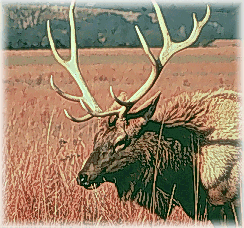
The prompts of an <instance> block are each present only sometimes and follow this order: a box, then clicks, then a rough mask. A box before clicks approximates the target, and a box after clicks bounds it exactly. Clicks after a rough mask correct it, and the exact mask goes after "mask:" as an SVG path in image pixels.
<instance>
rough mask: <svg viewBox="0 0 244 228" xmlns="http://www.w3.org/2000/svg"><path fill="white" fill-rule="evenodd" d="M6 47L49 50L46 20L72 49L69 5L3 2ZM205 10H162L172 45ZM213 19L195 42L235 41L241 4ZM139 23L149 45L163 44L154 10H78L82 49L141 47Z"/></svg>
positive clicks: (59, 39) (218, 10) (215, 12)
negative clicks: (193, 19)
mask: <svg viewBox="0 0 244 228" xmlns="http://www.w3.org/2000/svg"><path fill="white" fill-rule="evenodd" d="M3 9H4V11H3V12H4V33H3V46H4V48H5V49H42V48H43V49H46V48H50V46H49V42H48V38H47V28H46V22H47V20H51V30H52V34H53V38H54V41H55V43H56V46H57V47H58V48H69V46H70V36H69V35H70V31H69V23H68V10H69V7H68V6H55V5H45V4H42V5H30V4H5V5H4V6H3ZM205 10H206V6H198V7H195V8H193V7H192V8H190V7H188V8H183V7H180V6H175V5H171V6H167V7H162V11H163V13H164V16H165V20H166V23H167V26H168V28H169V32H170V35H171V37H172V39H173V40H174V41H182V40H184V39H186V38H187V37H188V36H189V34H190V32H191V29H192V25H193V21H192V12H196V13H197V16H198V20H199V19H201V17H202V16H203V15H204V14H205ZM211 10H212V12H211V18H210V21H209V22H208V23H207V25H206V26H205V27H204V28H203V31H202V33H201V35H200V37H199V39H198V41H197V42H196V43H195V44H194V46H206V45H208V44H209V43H211V42H213V41H214V40H215V39H237V38H239V37H238V36H239V34H238V12H239V10H240V7H239V6H238V5H237V6H233V5H232V6H225V7H221V6H215V7H211ZM135 25H139V27H140V28H141V31H142V32H143V34H144V35H145V37H146V39H147V41H148V43H149V44H150V46H151V47H157V46H161V45H162V35H161V33H160V30H159V26H158V22H157V18H156V16H155V12H154V11H153V9H152V8H145V7H142V8H141V9H140V10H137V11H132V10H128V9H127V10H124V11H123V10H113V9H99V8H94V7H93V8H91V7H90V8H84V7H76V31H77V43H78V47H79V48H90V47H139V46H141V44H140V42H139V40H138V37H137V34H136V32H135V29H134V27H135Z"/></svg>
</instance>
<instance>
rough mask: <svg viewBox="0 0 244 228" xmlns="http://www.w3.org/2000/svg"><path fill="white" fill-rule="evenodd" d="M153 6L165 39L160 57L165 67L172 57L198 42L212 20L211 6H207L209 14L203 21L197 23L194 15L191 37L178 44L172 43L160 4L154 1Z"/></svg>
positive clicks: (207, 13)
mask: <svg viewBox="0 0 244 228" xmlns="http://www.w3.org/2000/svg"><path fill="white" fill-rule="evenodd" d="M153 5H154V8H155V11H156V14H157V17H158V22H159V26H160V29H161V32H162V34H163V39H164V46H163V49H162V51H161V53H160V55H159V60H160V62H161V64H162V66H164V65H165V64H166V63H167V61H168V60H169V59H170V57H172V55H173V54H175V53H177V52H179V51H180V50H183V49H185V48H187V47H189V46H190V45H192V44H193V43H194V42H195V41H196V40H197V38H198V36H199V34H200V32H201V30H202V27H203V26H204V25H205V24H206V23H207V21H208V20H209V18H210V7H209V5H207V12H206V15H205V17H204V18H203V20H202V21H197V19H196V14H195V13H193V22H194V27H193V29H192V32H191V35H190V36H189V37H188V39H187V40H185V41H183V42H179V43H176V42H172V41H171V38H170V35H169V32H168V29H167V26H166V24H165V21H164V18H163V14H162V12H161V10H160V8H159V6H158V4H157V3H156V2H155V1H153Z"/></svg>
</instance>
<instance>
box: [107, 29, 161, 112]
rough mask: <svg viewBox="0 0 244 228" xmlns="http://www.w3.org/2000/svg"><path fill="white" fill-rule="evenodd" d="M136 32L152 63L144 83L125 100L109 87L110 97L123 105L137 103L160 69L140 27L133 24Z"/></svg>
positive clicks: (130, 105)
mask: <svg viewBox="0 0 244 228" xmlns="http://www.w3.org/2000/svg"><path fill="white" fill-rule="evenodd" d="M135 29H136V32H137V34H138V37H139V39H140V41H141V44H142V46H143V50H144V52H145V54H146V55H147V56H148V58H149V60H150V62H151V63H152V71H151V74H150V76H149V78H148V79H147V81H146V83H145V84H144V85H143V86H142V87H141V88H140V89H139V90H138V91H137V92H136V93H135V94H134V95H133V96H132V97H131V98H130V99H128V100H127V101H121V100H119V99H118V98H117V97H116V96H115V95H114V94H113V91H112V87H110V93H111V95H112V97H113V98H114V99H115V101H116V102H117V103H118V104H120V105H123V106H126V107H132V106H133V105H134V104H135V103H137V102H138V101H139V100H140V99H141V98H142V97H143V96H144V95H146V94H147V92H148V91H149V90H150V89H151V88H152V86H153V85H154V84H155V81H156V80H157V78H158V76H159V74H160V71H161V69H160V68H161V65H160V63H159V62H158V61H157V60H156V59H155V57H154V55H153V54H152V52H151V50H150V48H149V47H148V44H147V42H146V40H145V38H144V36H143V35H142V33H141V31H140V29H139V27H138V26H135Z"/></svg>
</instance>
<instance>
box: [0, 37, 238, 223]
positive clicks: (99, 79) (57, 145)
mask: <svg viewBox="0 0 244 228" xmlns="http://www.w3.org/2000/svg"><path fill="white" fill-rule="evenodd" d="M239 49H240V48H239V47H238V42H237V41H218V42H215V43H214V45H213V46H211V47H206V48H202V47H199V48H189V49H187V50H184V51H181V52H180V53H178V54H176V55H175V56H174V57H173V58H172V59H171V60H170V61H169V62H168V64H167V65H166V66H165V68H164V70H163V71H162V73H161V76H160V78H159V79H158V81H157V82H156V84H155V85H154V87H153V88H152V90H151V91H150V92H149V94H147V96H146V98H147V97H150V96H151V95H153V94H155V93H156V92H157V91H159V90H160V91H162V95H161V100H160V101H159V102H163V101H164V99H166V98H170V97H172V96H174V95H176V94H179V93H181V92H183V91H187V92H193V91H196V90H203V91H207V90H210V89H211V90H212V89H218V88H220V87H223V88H226V89H232V90H234V91H240V89H241V88H240V85H239V84H240V76H239V75H240V72H239V65H240V53H239ZM152 51H153V53H155V55H157V53H159V49H157V48H155V49H152ZM59 53H60V54H61V56H63V57H65V58H66V57H67V58H68V56H69V50H59ZM4 58H5V65H4V73H5V76H4V79H3V84H4V100H5V103H4V108H3V111H4V152H3V157H4V180H3V187H4V195H3V196H4V199H3V202H4V218H3V221H4V224H5V225H10V224H31V225H34V224H56V225H57V224H60V225H68V224H77V225H81V224H92V225H102V224H106V225H111V226H112V225H120V224H123V225H124V224H126V225H131V224H133V225H145V224H152V225H177V224H185V225H190V224H194V221H193V220H192V219H190V218H189V217H188V216H187V215H186V214H185V213H184V211H183V209H181V208H179V207H178V208H175V209H174V210H173V212H172V214H171V215H170V216H169V217H168V218H167V220H166V221H163V220H161V219H160V218H159V217H157V216H156V215H153V214H151V213H150V212H149V211H148V210H146V209H144V208H142V207H139V206H137V205H136V204H134V203H133V202H122V201H120V200H119V198H118V196H117V192H116V189H115V187H114V186H113V184H103V185H102V186H101V187H99V188H98V189H95V190H92V191H88V190H85V189H84V188H81V187H79V186H78V185H77V183H76V179H75V178H76V175H77V173H78V172H79V170H80V169H81V167H82V164H83V162H84V161H85V159H86V158H87V157H88V156H89V154H90V152H91V151H92V145H93V136H94V134H95V132H96V128H97V120H96V119H93V120H89V121H87V122H85V123H80V124H77V123H73V122H71V121H70V120H68V119H67V118H66V117H65V115H64V112H63V109H64V108H65V109H67V110H68V111H69V112H70V113H71V114H72V115H74V116H77V117H78V116H82V115H84V114H86V113H85V111H84V110H82V107H81V106H80V105H79V104H76V103H72V102H70V101H66V100H64V99H63V98H61V97H60V96H59V95H57V94H56V93H55V92H54V91H53V90H52V88H51V86H50V83H49V80H50V75H53V77H54V81H55V83H56V84H57V85H58V86H59V87H60V88H62V89H63V90H64V91H66V92H68V93H70V94H74V95H79V94H81V92H80V91H79V89H78V86H77V85H76V84H75V82H74V80H73V79H72V78H71V76H70V75H69V73H68V72H67V71H66V70H65V69H64V68H63V67H62V66H60V65H59V64H58V63H56V61H55V59H54V58H53V56H52V53H51V51H50V50H37V51H30V50H28V51H4ZM79 64H80V69H81V72H82V75H83V77H84V78H85V80H86V82H87V84H88V86H89V88H90V90H91V93H92V94H93V95H94V97H95V98H96V100H97V102H98V103H99V104H100V105H101V107H102V108H103V110H106V109H107V108H108V107H109V106H110V105H111V103H112V102H113V99H112V97H111V95H110V93H109V86H110V85H112V86H113V89H114V92H115V94H119V93H120V92H121V91H125V92H127V94H128V95H129V96H130V95H132V94H133V93H134V92H135V91H136V90H137V89H138V88H139V87H140V86H141V85H142V84H143V83H144V81H145V80H146V79H147V77H148V75H149V73H150V70H151V67H150V63H149V61H148V59H147V57H146V56H145V55H144V53H143V50H142V49H128V48H126V49H82V50H79ZM146 98H143V99H142V101H141V102H143V101H144V99H146ZM138 105H139V104H138ZM176 191H177V188H176ZM200 219H201V220H202V222H198V223H199V224H200V225H211V223H210V222H208V221H207V219H206V218H200Z"/></svg>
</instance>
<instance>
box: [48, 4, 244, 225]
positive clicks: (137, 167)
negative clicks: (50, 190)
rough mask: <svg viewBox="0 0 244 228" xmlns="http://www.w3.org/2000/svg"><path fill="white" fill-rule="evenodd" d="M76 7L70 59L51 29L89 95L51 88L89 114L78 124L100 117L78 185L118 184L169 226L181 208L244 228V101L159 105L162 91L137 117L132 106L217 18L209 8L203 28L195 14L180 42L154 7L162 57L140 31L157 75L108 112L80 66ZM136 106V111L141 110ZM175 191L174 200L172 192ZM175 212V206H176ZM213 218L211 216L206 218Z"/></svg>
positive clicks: (199, 99)
mask: <svg viewBox="0 0 244 228" xmlns="http://www.w3.org/2000/svg"><path fill="white" fill-rule="evenodd" d="M74 4H75V3H74V2H72V3H71V6H70V11H69V18H70V28H71V58H70V60H69V61H64V60H63V59H61V57H60V56H59V54H58V52H57V50H56V48H55V45H54V41H53V38H52V35H51V30H50V23H49V21H48V22H47V30H48V38H49V41H50V46H51V49H52V52H53V54H54V56H55V58H56V60H57V61H58V62H59V63H60V64H61V65H63V66H64V67H65V68H66V69H67V70H68V71H69V72H70V74H71V75H72V77H73V78H74V79H75V81H76V83H77V84H78V86H79V88H80V90H81V91H82V94H83V96H81V97H79V96H74V95H70V94H67V93H65V92H64V91H62V90H61V89H59V88H58V86H57V85H56V84H55V83H54V81H53V78H52V76H51V79H50V82H51V86H52V88H53V89H54V90H55V91H56V92H57V93H58V94H59V95H61V96H62V97H64V98H66V99H68V100H71V101H75V102H79V103H80V104H81V106H82V107H83V108H84V109H85V110H86V111H87V115H85V116H83V117H78V118H77V117H74V116H72V115H70V114H69V113H68V112H67V111H66V110H64V111H65V115H66V116H67V117H68V118H69V119H70V120H72V121H75V122H84V121H87V120H89V119H91V118H93V117H99V119H100V121H99V129H98V131H97V133H96V135H95V138H94V148H93V152H92V153H91V154H90V156H89V158H88V159H87V161H86V162H85V164H84V165H83V167H82V169H81V171H80V172H79V174H78V177H77V183H78V184H79V185H80V186H83V187H85V188H86V189H93V188H94V187H96V188H97V187H99V185H100V184H102V183H104V182H112V183H114V184H115V186H116V188H117V190H118V195H119V197H120V198H122V199H123V200H134V201H136V202H137V203H138V204H139V205H141V206H144V207H146V208H148V209H150V210H152V211H153V212H155V213H156V214H158V215H159V216H160V217H161V218H163V219H165V218H166V217H167V215H168V214H169V212H170V211H171V210H172V208H173V207H174V206H176V205H180V206H182V207H183V209H184V211H185V212H186V213H187V214H188V215H189V216H190V217H192V218H199V215H203V213H204V212H205V210H207V216H208V219H210V220H211V221H212V222H213V223H214V222H216V223H217V224H219V223H222V222H223V221H224V220H225V221H227V222H230V223H231V222H235V223H240V218H239V215H238V213H237V212H238V211H239V207H240V201H239V191H240V179H239V168H240V167H239V160H240V153H241V150H242V149H241V138H240V126H239V125H240V97H239V94H238V93H236V92H234V91H231V90H225V89H219V90H216V91H208V92H201V91H196V92H194V93H182V94H180V95H178V96H174V97H172V98H171V99H169V100H166V101H161V105H160V108H159V107H158V108H157V104H158V103H159V98H160V92H158V93H156V94H155V95H154V96H153V97H152V98H150V99H148V100H147V101H146V102H145V103H144V104H143V105H141V106H140V107H138V108H137V109H136V110H134V111H132V107H133V106H134V105H135V104H136V103H137V102H138V101H139V100H140V99H142V98H143V97H144V96H145V95H146V94H147V93H148V91H149V90H150V89H151V88H152V87H153V85H154V84H155V82H156V80H157V79H158V77H159V75H160V73H161V71H162V69H163V67H164V66H165V65H166V63H167V62H168V61H169V59H170V58H171V57H172V56H173V55H174V54H175V53H177V52H179V51H180V50H183V49H185V48H187V47H189V46H190V45H192V44H193V43H194V42H195V41H196V40H197V38H198V36H199V34H200V32H201V29H202V28H203V26H204V25H205V24H206V23H207V21H208V20H209V17H210V7H209V6H207V10H206V15H205V16H204V18H203V19H202V20H201V21H198V20H197V19H196V15H195V14H193V22H194V26H193V29H192V32H191V34H190V36H189V38H188V39H186V40H185V41H183V42H180V43H176V42H173V41H172V40H171V38H170V35H169V33H168V30H167V27H166V24H165V21H164V18H163V15H162V13H161V11H160V8H159V6H158V5H157V4H156V2H154V1H153V5H154V8H155V11H156V14H157V18H158V22H159V26H160V29H161V32H162V35H163V48H162V50H161V52H160V54H159V57H158V58H155V56H154V55H153V54H152V52H151V51H150V48H149V47H148V44H147V42H146V40H145V38H144V36H143V35H142V33H141V31H140V29H139V27H138V26H135V29H136V32H137V34H138V37H139V39H140V42H141V44H142V46H143V49H144V51H145V54H146V55H147V56H148V58H149V60H150V62H151V65H152V70H151V73H150V76H149V77H148V79H147V81H146V82H145V84H143V85H142V86H141V88H140V89H139V90H138V91H137V92H136V93H134V95H133V96H131V97H130V98H129V99H127V98H126V95H125V93H122V94H121V95H120V96H116V95H115V94H114V92H113V89H112V87H110V93H111V95H112V97H113V99H114V100H115V102H114V104H113V105H112V106H111V108H110V109H108V110H107V111H102V110H101V108H100V107H99V105H98V103H97V102H96V100H95V98H94V97H93V96H92V95H91V93H90V91H89V89H88V87H87V84H86V82H85V81H84V79H83V77H82V75H81V73H80V70H79V66H78V55H77V46H76V34H75V33H76V31H75V22H74ZM134 107H135V106H134ZM173 186H174V187H176V190H175V189H174V190H175V191H174V194H172V188H173ZM169 205H170V206H169ZM205 213H206V212H205Z"/></svg>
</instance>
